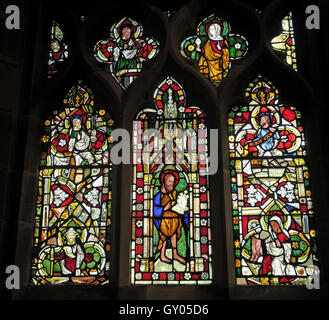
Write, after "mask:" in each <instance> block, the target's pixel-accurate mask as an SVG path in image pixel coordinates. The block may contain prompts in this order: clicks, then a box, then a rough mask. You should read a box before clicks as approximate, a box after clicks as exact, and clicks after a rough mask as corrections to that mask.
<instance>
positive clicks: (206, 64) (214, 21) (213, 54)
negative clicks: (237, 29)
mask: <svg viewBox="0 0 329 320" xmlns="http://www.w3.org/2000/svg"><path fill="white" fill-rule="evenodd" d="M247 51H248V42H247V40H246V39H245V38H244V37H243V36H241V35H239V34H234V33H231V27H230V24H229V23H228V22H227V21H225V20H223V19H221V18H218V17H216V16H215V15H211V16H209V17H208V18H206V19H204V20H202V21H201V22H200V23H199V25H198V28H197V35H196V36H190V37H188V38H186V39H185V40H184V41H183V42H182V43H181V54H182V55H183V56H184V57H185V58H188V59H191V60H193V61H194V62H195V65H196V67H197V68H198V69H199V71H200V73H201V74H203V75H204V76H205V77H206V78H208V79H209V80H210V81H211V83H212V84H214V85H215V86H218V85H219V84H220V83H221V82H222V80H223V79H224V78H225V77H226V76H227V74H228V72H229V71H230V69H231V62H232V61H235V60H239V59H241V58H242V57H243V56H245V54H246V53H247Z"/></svg>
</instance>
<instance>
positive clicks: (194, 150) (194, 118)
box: [131, 77, 212, 285]
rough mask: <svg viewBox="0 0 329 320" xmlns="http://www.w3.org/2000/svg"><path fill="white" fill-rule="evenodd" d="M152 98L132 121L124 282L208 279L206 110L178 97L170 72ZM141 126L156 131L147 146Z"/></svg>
mask: <svg viewBox="0 0 329 320" xmlns="http://www.w3.org/2000/svg"><path fill="white" fill-rule="evenodd" d="M154 104H155V106H154V107H152V108H145V109H143V110H142V111H141V112H140V113H139V114H138V115H137V118H136V121H134V127H133V134H134V136H133V145H134V149H133V151H134V166H133V184H132V186H133V187H132V245H131V283H132V284H165V285H170V284H209V283H211V282H212V252H211V251H212V249H211V248H212V244H211V232H210V231H211V230H210V204H209V203H210V201H209V181H208V176H207V175H206V170H207V164H206V162H205V161H204V159H205V158H206V157H207V128H206V126H207V123H206V116H205V113H204V112H203V111H202V110H201V109H200V108H199V107H196V106H190V107H189V106H187V105H186V95H185V92H184V89H183V87H182V86H181V85H180V84H179V83H178V82H177V81H176V80H175V79H173V78H171V77H168V78H166V79H165V80H164V81H163V82H162V83H161V84H160V85H159V86H158V88H157V89H156V90H155V92H154ZM148 130H154V132H158V134H157V135H156V134H155V135H154V136H151V138H150V149H146V150H149V153H147V152H145V149H144V147H143V141H145V134H146V133H147V132H148ZM193 136H194V137H195V136H197V139H193ZM168 150H169V151H168ZM148 156H150V157H152V161H148V160H147V157H148ZM191 159H194V161H191Z"/></svg>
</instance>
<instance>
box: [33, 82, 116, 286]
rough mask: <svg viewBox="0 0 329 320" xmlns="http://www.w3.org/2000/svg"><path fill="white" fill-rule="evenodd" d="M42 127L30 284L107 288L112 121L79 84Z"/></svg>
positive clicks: (82, 84) (84, 86) (83, 86)
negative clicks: (95, 285) (86, 285)
mask: <svg viewBox="0 0 329 320" xmlns="http://www.w3.org/2000/svg"><path fill="white" fill-rule="evenodd" d="M44 125H45V129H44V135H43V137H42V153H41V161H40V171H39V182H38V195H37V204H36V216H35V229H34V244H33V262H32V284H34V285H42V284H104V283H107V282H108V277H109V271H110V265H109V253H110V243H109V241H110V238H109V237H110V233H109V227H110V224H111V163H109V160H108V159H109V148H110V146H111V138H110V135H111V131H112V126H113V119H111V117H110V115H109V113H108V112H107V111H106V110H105V109H102V108H100V107H99V106H96V105H95V103H94V95H93V93H92V91H91V90H90V89H89V88H88V87H87V86H86V85H85V84H84V83H83V82H82V81H80V80H79V81H78V82H77V83H76V84H75V85H74V86H72V88H71V89H70V90H69V91H68V93H67V94H66V96H65V98H64V100H63V105H62V107H61V108H59V109H58V110H56V111H54V112H53V115H52V117H50V118H49V119H47V120H46V121H45V123H44Z"/></svg>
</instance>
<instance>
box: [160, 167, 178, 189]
mask: <svg viewBox="0 0 329 320" xmlns="http://www.w3.org/2000/svg"><path fill="white" fill-rule="evenodd" d="M168 174H171V175H173V176H174V178H175V187H176V186H177V184H178V182H179V175H178V173H177V172H176V171H173V170H171V169H167V170H164V171H163V172H162V173H161V174H160V181H161V184H162V183H163V182H164V177H165V176H166V175H168Z"/></svg>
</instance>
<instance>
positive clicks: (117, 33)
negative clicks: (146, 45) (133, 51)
mask: <svg viewBox="0 0 329 320" xmlns="http://www.w3.org/2000/svg"><path fill="white" fill-rule="evenodd" d="M124 26H129V27H130V28H131V29H132V35H133V36H134V37H135V39H137V38H138V37H140V36H141V35H142V33H143V27H142V25H141V24H139V23H138V22H137V21H135V20H133V19H131V18H128V17H123V18H122V19H121V20H120V21H119V22H117V23H114V24H113V25H112V26H111V33H112V34H113V37H114V38H115V39H119V38H120V37H121V31H122V28H123V27H124Z"/></svg>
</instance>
